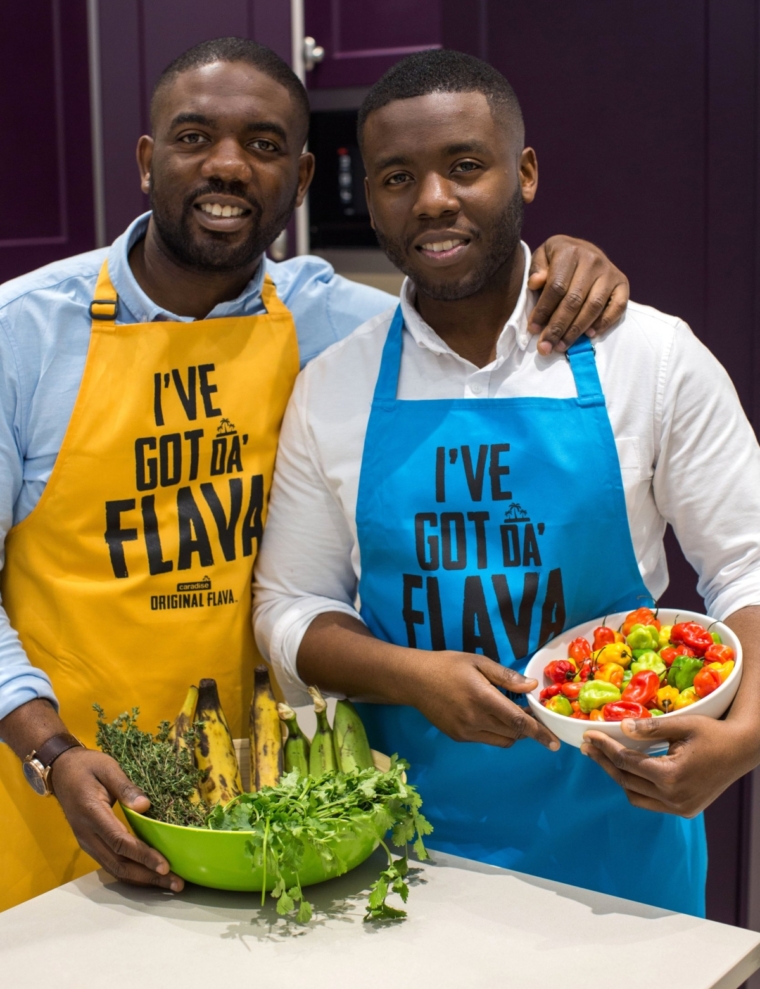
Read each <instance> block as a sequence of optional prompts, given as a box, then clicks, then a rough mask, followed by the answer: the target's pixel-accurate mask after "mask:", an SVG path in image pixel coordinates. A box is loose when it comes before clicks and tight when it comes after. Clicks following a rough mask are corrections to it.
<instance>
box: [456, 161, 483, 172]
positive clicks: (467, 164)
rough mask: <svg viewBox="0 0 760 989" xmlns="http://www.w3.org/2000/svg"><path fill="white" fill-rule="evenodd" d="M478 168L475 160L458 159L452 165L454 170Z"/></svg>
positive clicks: (465, 170)
mask: <svg viewBox="0 0 760 989" xmlns="http://www.w3.org/2000/svg"><path fill="white" fill-rule="evenodd" d="M479 168H480V165H479V164H478V163H477V162H476V161H459V162H457V163H456V165H455V166H454V171H455V172H475V171H477V169H479Z"/></svg>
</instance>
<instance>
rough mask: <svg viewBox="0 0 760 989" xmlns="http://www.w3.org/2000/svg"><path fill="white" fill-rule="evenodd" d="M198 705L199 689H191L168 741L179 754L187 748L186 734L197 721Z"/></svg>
mask: <svg viewBox="0 0 760 989" xmlns="http://www.w3.org/2000/svg"><path fill="white" fill-rule="evenodd" d="M197 704H198V688H197V687H189V688H188V691H187V697H185V703H184V704H183V705H182V710H181V711H180V712H179V714H178V715H177V720H176V721H175V722H174V724H173V725H172V727H171V731H170V732H169V737H168V739H167V740H168V741H169V742H171V743H172V745H173V746H174V751H175V752H178V751H179V750H180V749H186V748H187V742H186V741H185V732H186V731H187V729H188V728H190V727H191V725H192V724H193V722H194V721H195V708H196V706H197Z"/></svg>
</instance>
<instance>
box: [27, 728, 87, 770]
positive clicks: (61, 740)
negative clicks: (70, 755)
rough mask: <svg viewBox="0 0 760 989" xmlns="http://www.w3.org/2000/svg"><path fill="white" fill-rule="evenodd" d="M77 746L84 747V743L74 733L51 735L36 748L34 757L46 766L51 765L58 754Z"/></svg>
mask: <svg viewBox="0 0 760 989" xmlns="http://www.w3.org/2000/svg"><path fill="white" fill-rule="evenodd" d="M77 746H79V748H82V749H83V748H84V745H82V743H81V742H80V741H79V739H78V738H76V737H75V736H74V735H68V734H64V735H53V737H52V738H49V739H48V740H47V741H46V742H43V743H42V745H40V747H39V748H38V749H37V752H36V758H37V759H38V760H39V761H40V762H41V763H42V765H43V766H45V768H47V767H48V766H52V765H53V763H54V762H55V760H56V759H57V758H58V756H59V755H62V754H63V753H64V752H66V751H68V750H69V749H73V748H76V747H77Z"/></svg>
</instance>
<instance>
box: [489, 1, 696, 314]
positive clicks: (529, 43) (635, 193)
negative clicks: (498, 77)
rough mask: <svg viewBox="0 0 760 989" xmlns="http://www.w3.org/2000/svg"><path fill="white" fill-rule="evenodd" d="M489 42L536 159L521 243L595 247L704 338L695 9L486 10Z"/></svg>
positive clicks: (638, 292)
mask: <svg viewBox="0 0 760 989" xmlns="http://www.w3.org/2000/svg"><path fill="white" fill-rule="evenodd" d="M488 34H489V39H490V44H489V58H490V61H491V62H493V64H494V65H496V66H497V67H498V68H499V69H501V70H502V71H503V72H504V73H505V75H506V76H507V78H509V80H510V81H511V82H512V84H513V86H514V87H515V90H516V91H517V94H518V96H519V98H520V100H521V102H522V104H523V108H524V111H525V117H526V123H527V141H528V143H529V144H530V145H532V146H533V147H534V148H535V149H536V151H537V154H538V163H539V175H540V182H539V192H538V198H537V201H536V203H535V204H534V205H533V206H531V207H529V208H528V210H527V231H528V234H529V237H530V239H531V242H532V243H534V244H538V243H540V242H541V240H543V239H544V238H545V237H546V236H548V235H549V234H550V233H554V232H557V231H558V230H567V231H568V232H571V233H577V234H579V235H583V236H584V237H588V238H589V239H590V240H595V241H596V242H597V243H600V244H602V245H603V246H604V248H605V249H606V250H607V251H608V252H609V254H610V255H611V256H612V257H613V258H614V259H615V261H616V262H617V263H618V264H619V265H620V266H621V267H622V268H623V270H624V271H626V272H627V273H628V274H629V276H630V277H631V283H632V294H633V297H634V298H635V299H637V300H638V301H640V302H645V303H649V304H651V305H655V306H657V307H658V308H660V309H662V310H664V311H665V312H677V313H678V314H679V315H682V316H684V317H686V318H687V319H689V321H690V322H692V323H693V324H695V326H697V327H699V328H701V325H702V322H703V311H702V299H701V298H700V297H699V295H698V294H697V296H696V297H695V294H694V286H695V285H699V284H701V283H702V282H703V278H704V251H703V224H704V191H705V169H704V140H705V115H704V92H705V81H706V79H705V71H706V66H705V60H704V51H705V16H704V2H697V0H692V2H689V3H672V4H662V3H661V2H659V0H639V2H638V3H636V4H635V5H632V4H625V3H622V4H621V3H612V2H610V0H575V2H573V3H572V4H557V3H555V2H552V0H513V2H512V3H510V4H502V3H499V2H493V3H491V4H490V6H489V23H488Z"/></svg>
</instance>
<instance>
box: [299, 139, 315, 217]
mask: <svg viewBox="0 0 760 989" xmlns="http://www.w3.org/2000/svg"><path fill="white" fill-rule="evenodd" d="M313 178H314V155H313V154H312V153H311V152H310V151H305V152H304V153H303V154H302V155H301V157H300V158H299V159H298V193H297V195H296V206H300V205H301V203H302V202H303V201H304V197H305V196H306V193H307V192H308V190H309V186H310V185H311V180H312V179H313Z"/></svg>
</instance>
